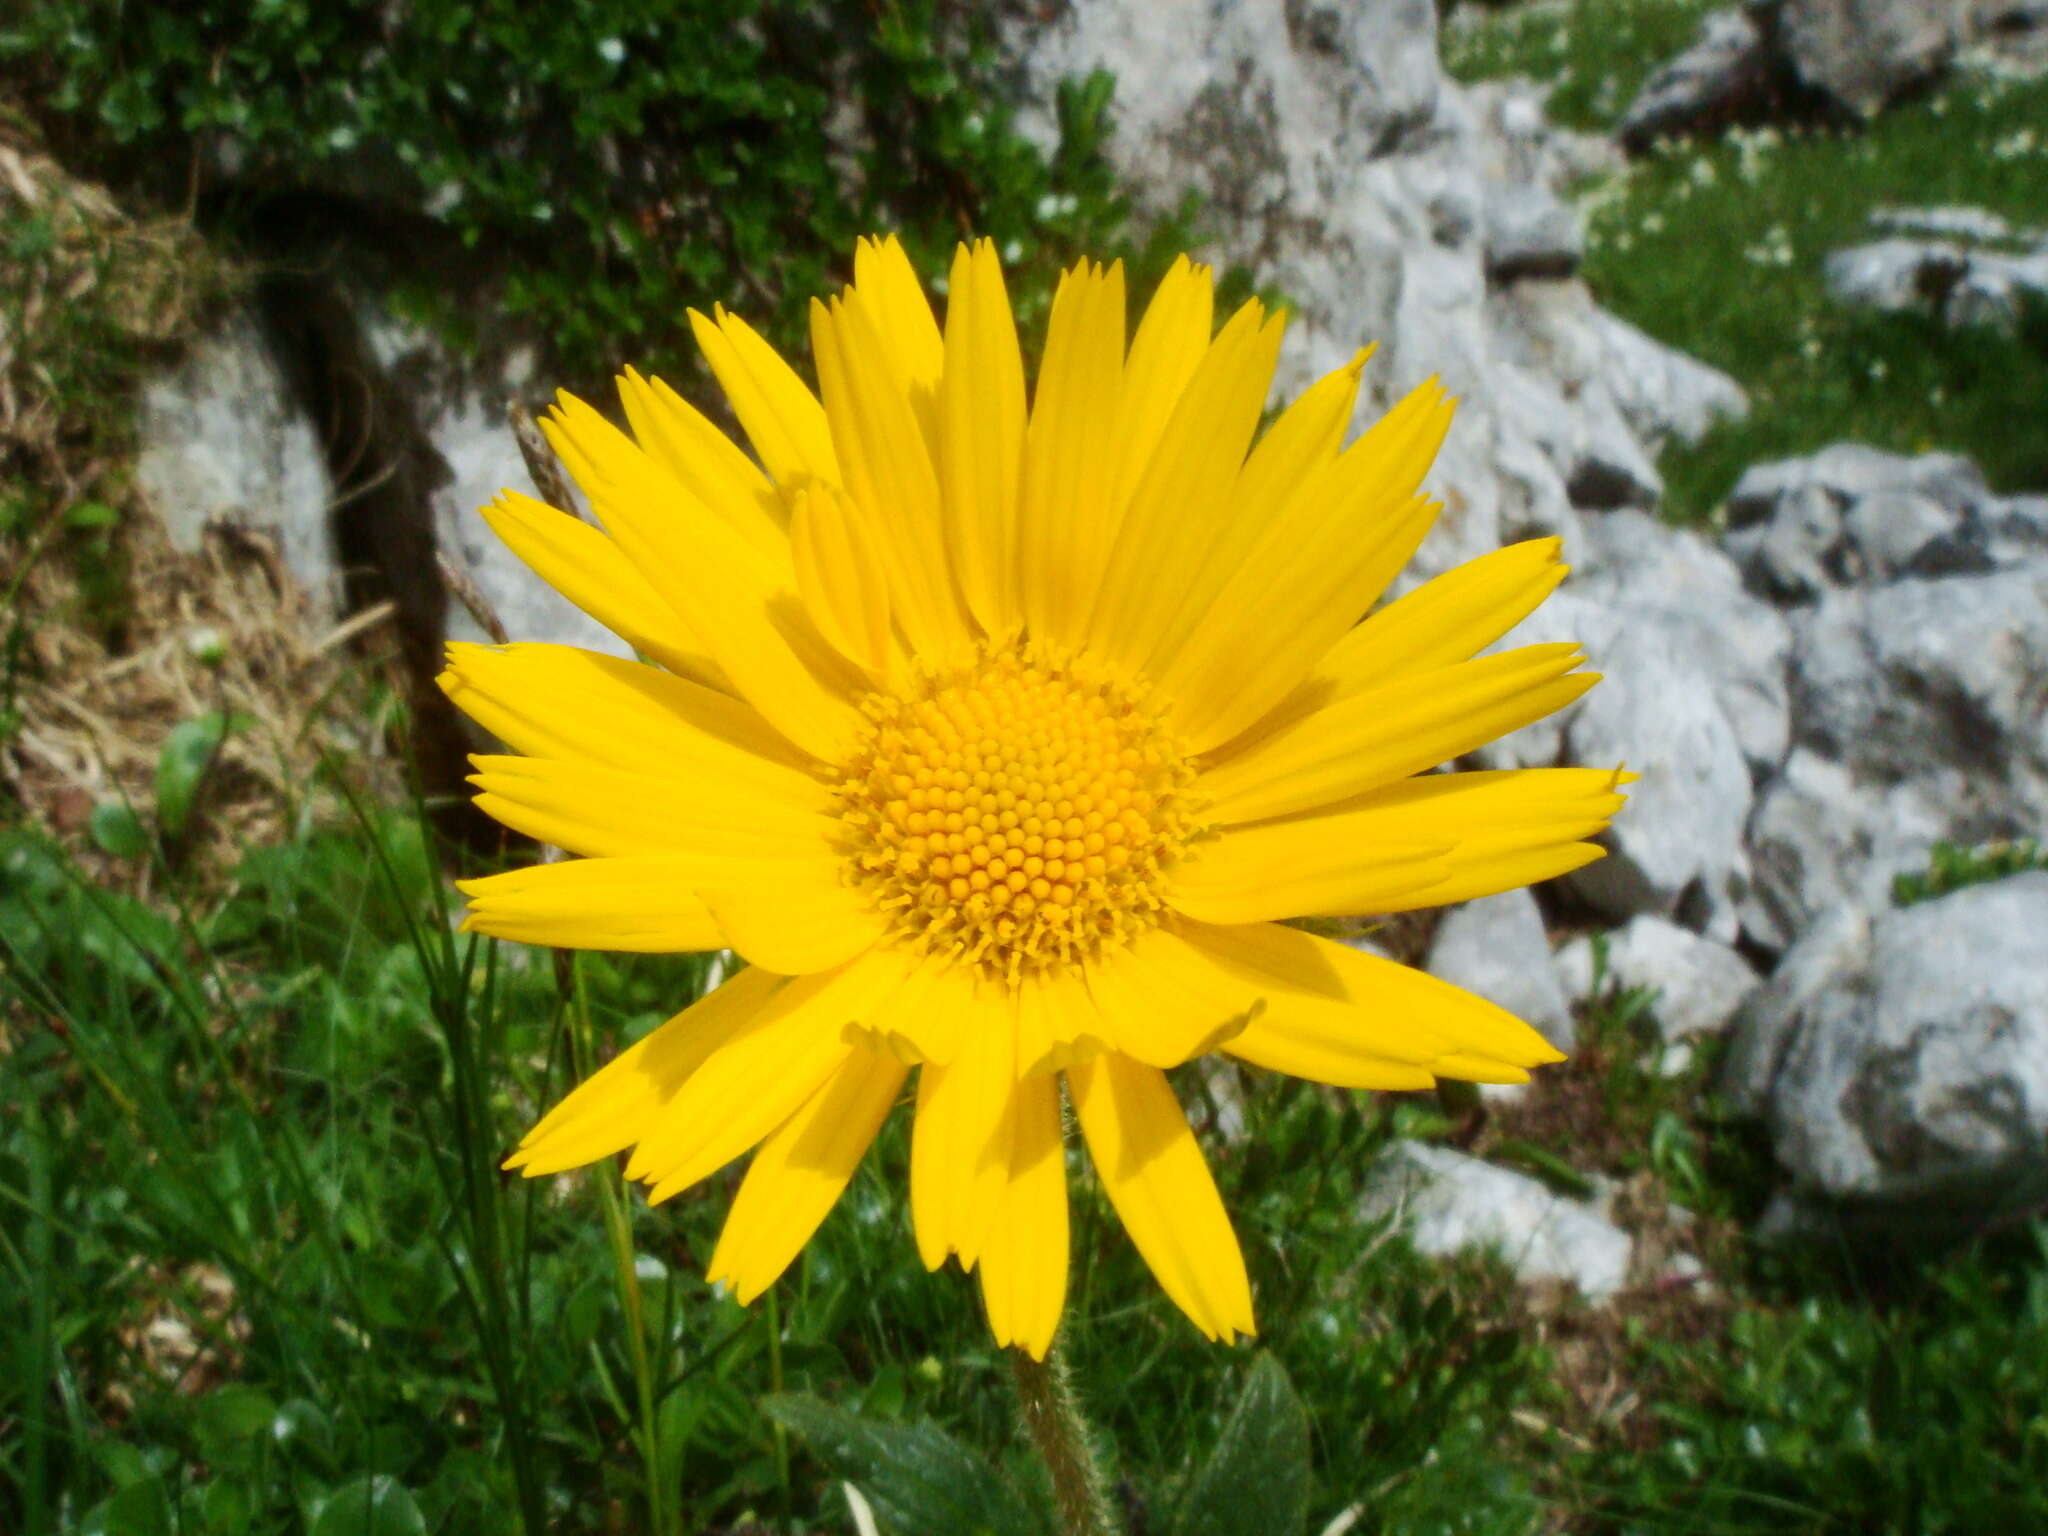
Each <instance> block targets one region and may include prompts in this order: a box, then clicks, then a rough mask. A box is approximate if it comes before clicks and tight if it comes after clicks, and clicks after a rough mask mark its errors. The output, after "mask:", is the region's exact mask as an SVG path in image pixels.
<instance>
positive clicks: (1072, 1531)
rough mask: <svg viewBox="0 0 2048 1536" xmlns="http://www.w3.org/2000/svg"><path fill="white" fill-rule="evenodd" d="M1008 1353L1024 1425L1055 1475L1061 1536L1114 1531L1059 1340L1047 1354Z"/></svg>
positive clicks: (1109, 1534)
mask: <svg viewBox="0 0 2048 1536" xmlns="http://www.w3.org/2000/svg"><path fill="white" fill-rule="evenodd" d="M1008 1353H1009V1356H1010V1374H1011V1376H1012V1377H1013V1378H1014V1379H1015V1380H1016V1383H1017V1399H1018V1402H1019V1403H1020V1404H1021V1405H1022V1407H1023V1410H1024V1427H1025V1429H1026V1430H1027V1431H1029V1433H1030V1435H1031V1443H1032V1445H1033V1446H1034V1447H1036V1448H1037V1451H1038V1454H1039V1456H1040V1458H1041V1459H1042V1460H1043V1461H1044V1462H1045V1469H1046V1471H1047V1472H1048V1473H1050V1474H1051V1476H1052V1497H1053V1504H1054V1506H1055V1507H1056V1508H1057V1509H1058V1511H1059V1519H1060V1532H1061V1536H1116V1528H1117V1527H1116V1520H1115V1517H1114V1516H1113V1515H1112V1514H1111V1513H1110V1504H1109V1484H1108V1481H1107V1480H1106V1479H1105V1478H1104V1477H1103V1475H1102V1465H1101V1463H1100V1462H1098V1461H1097V1460H1096V1459H1095V1451H1094V1448H1093V1446H1092V1445H1090V1443H1089V1431H1088V1421H1087V1420H1086V1419H1085V1418H1083V1417H1082V1415H1081V1402H1080V1399H1079V1397H1077V1396H1076V1395H1075V1392H1074V1382H1073V1377H1072V1375H1071V1374H1070V1373H1069V1372H1068V1370H1067V1362H1066V1357H1065V1355H1064V1354H1063V1353H1062V1352H1061V1350H1060V1348H1059V1346H1058V1345H1057V1344H1055V1345H1054V1346H1053V1348H1052V1350H1051V1351H1050V1352H1049V1353H1048V1354H1047V1355H1046V1357H1045V1359H1043V1360H1034V1359H1032V1358H1031V1356H1030V1355H1028V1354H1026V1353H1025V1352H1024V1351H1023V1350H1021V1349H1012V1350H1010V1351H1008Z"/></svg>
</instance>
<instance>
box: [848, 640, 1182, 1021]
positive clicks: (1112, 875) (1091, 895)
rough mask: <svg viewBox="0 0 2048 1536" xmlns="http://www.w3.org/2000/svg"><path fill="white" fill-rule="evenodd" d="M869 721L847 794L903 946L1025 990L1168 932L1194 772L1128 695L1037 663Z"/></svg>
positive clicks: (875, 883) (880, 705)
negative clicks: (1169, 884)
mask: <svg viewBox="0 0 2048 1536" xmlns="http://www.w3.org/2000/svg"><path fill="white" fill-rule="evenodd" d="M866 710H867V713H868V716H869V719H870V720H871V722H872V724H871V725H870V727H869V729H868V733H867V735H866V737H865V739H864V740H863V742H862V744H861V746H860V749H859V750H858V751H857V752H856V753H855V756H854V759H853V761H852V763H851V764H850V765H849V766H848V769H847V771H846V773H845V776H844V777H843V778H842V780H841V781H840V785H839V791H838V792H839V796H840V801H841V809H842V814H843V815H844V816H845V819H846V823H847V826H848V827H849V829H850V830H851V832H852V834H853V837H852V842H851V846H850V847H849V850H848V852H849V860H850V864H851V868H852V873H853V880H854V883H855V884H856V885H857V886H860V887H862V888H865V889H867V890H870V891H872V892H873V894H874V897H875V902H876V905H877V906H878V907H879V908H881V909H882V910H883V911H884V912H886V913H888V914H889V915H890V916H891V918H892V919H893V921H894V922H895V924H896V927H897V930H898V935H899V937H900V938H901V939H902V940H904V941H906V942H908V943H910V944H912V945H914V946H915V947H917V948H918V949H920V950H922V951H927V952H932V953H940V954H944V953H951V954H954V955H956V956H958V957H960V958H963V959H965V960H967V961H968V962H970V963H972V964H976V965H979V966H980V967H981V968H982V970H983V972H984V973H985V974H987V975H988V976H990V977H992V978H1001V979H1004V980H1006V981H1008V982H1011V983H1015V982H1017V981H1019V980H1021V979H1022V978H1023V977H1024V976H1025V975H1027V974H1028V973H1030V972H1033V971H1036V970H1040V969H1043V968H1045V967H1048V966H1053V965H1073V964H1077V963H1080V964H1085V963H1086V962H1087V961H1089V960H1091V959H1093V958H1094V957H1095V956H1096V955H1098V954H1100V953H1101V952H1102V950H1103V949H1104V948H1105V947H1114V946H1116V945H1118V944H1120V943H1123V942H1126V941H1128V940H1129V939H1130V938H1131V937H1132V936H1133V935H1134V934H1135V933H1137V932H1138V931H1140V930H1141V929H1144V928H1149V927H1150V926H1152V924H1153V923H1154V922H1156V921H1157V920H1158V914H1159V912H1160V911H1161V910H1162V906H1163V903H1162V901H1161V897H1160V883H1161V876H1162V875H1163V873H1164V872H1165V870H1166V869H1167V868H1168V867H1169V866H1170V865H1171V864H1172V863H1173V861H1174V859H1175V858H1176V857H1177V856H1178V855H1179V853H1180V851H1181V847H1182V845H1183V844H1184V843H1185V842H1186V840H1187V837H1188V835H1189V834H1190V832H1191V831H1192V830H1193V827H1192V824H1191V822H1190V820H1189V813H1190V809H1191V808H1190V806H1189V805H1188V794H1187V790H1188V785H1189V783H1190V782H1191V781H1192V779H1193V771H1192V769H1191V768H1190V767H1189V766H1188V764H1187V762H1186V761H1185V759H1184V758H1183V757H1182V755H1181V753H1180V752H1179V751H1178V750H1176V748H1175V746H1174V744H1173V743H1172V742H1171V741H1170V740H1169V739H1168V738H1167V737H1166V736H1165V734H1164V733H1163V732H1162V731H1161V730H1160V728H1159V724H1158V722H1157V720H1156V719H1155V718H1154V717H1153V715H1152V714H1150V713H1148V712H1147V711H1145V710H1144V709H1143V708H1141V707H1140V705H1139V703H1138V702H1137V701H1136V700H1135V699H1134V698H1133V697H1132V696H1131V695H1130V694H1129V693H1128V692H1126V691H1125V690H1123V689H1120V688H1118V687H1117V686H1116V685H1115V684H1113V683H1110V682H1107V681H1103V680H1099V679H1095V678H1091V677H1089V676H1086V675H1084V674H1083V672H1081V671H1079V670H1077V669H1076V668H1075V667H1073V666H1070V665H1065V664H1060V663H1056V662H1053V661H1050V660H1048V659H1046V658H1045V657H1044V656H1042V655H1040V654H1038V653H1037V652H1036V651H1035V650H1034V649H1033V648H1028V647H1027V648H1025V649H1023V650H1019V651H1006V652H1001V653H998V654H995V655H992V656H989V657H986V658H984V659H983V660H982V661H981V662H980V663H978V664H977V665H975V666H974V667H972V668H969V669H967V670H964V671H960V672H953V673H944V674H940V675H937V676H934V677H931V678H929V679H927V680H926V681H925V682H924V684H923V685H922V686H921V687H918V688H915V689H912V690H910V691H909V692H908V693H907V695H903V696H899V695H889V694H876V695H873V696H871V697H870V698H869V699H868V700H867V701H866Z"/></svg>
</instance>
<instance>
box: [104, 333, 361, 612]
mask: <svg viewBox="0 0 2048 1536" xmlns="http://www.w3.org/2000/svg"><path fill="white" fill-rule="evenodd" d="M137 429H138V435H139V442H138V445H137V450H136V459H135V479H136V484H137V486H138V487H139V488H140V489H141V491H142V494H143V496H144V497H145V498H146V499H147V501H148V503H149V505H150V507H151V508H152V509H153V510H154V511H155V513H156V515H157V516H158V518H160V519H161V520H162V522H163V525H164V529H165V531H166V532H167V533H168V534H169V535H170V539H171V543H172V545H173V546H175V547H176V548H178V549H182V550H192V549H196V548H198V546H199V541H200V537H201V535H202V534H203V533H204V532H205V530H206V528H207V526H208V525H209V524H212V523H217V522H225V523H230V524H233V525H235V526H238V527H244V528H250V529H255V530H260V531H263V532H266V533H268V534H269V535H270V536H271V537H273V538H274V539H275V540H276V541H277V547H278V551H279V553H280V554H281V555H282V556H283V558H284V563H285V568H286V569H287V570H289V571H290V572H291V573H292V575H293V577H294V578H296V579H297V581H298V582H299V584H300V585H301V586H302V587H304V588H305V590H306V593H307V595H308V597H309V598H310V599H311V600H312V602H313V604H314V611H315V612H316V613H321V614H326V615H329V616H332V615H334V614H335V613H337V612H338V611H339V609H340V604H341V569H340V564H339V561H338V558H337V556H336V553H335V548H334V536H333V534H332V532H331V531H330V529H329V526H328V512H329V508H330V504H331V502H332V500H333V487H332V483H331V481H330V480H329V478H328V473H327V461H326V459H325V457H324V456H323V454H322V453H321V450H320V443H319V440H318V438H316V437H315V436H314V433H313V428H312V425H311V424H310V423H309V422H308V421H307V420H306V418H305V415H304V414H303V413H302V412H301V411H300V410H299V408H298V405H297V402H296V399H295V397H294V396H293V394H292V392H291V388H290V386H289V385H288V384H287V382H286V380H285V378H284V376H283V374H282V373H280V372H279V370H278V367H277V365H276V364H275V363H274V362H273V361H272V360H271V357H270V353H269V351H268V349H267V348H266V347H265V345H264V341H263V334H262V331H261V329H260V327H259V326H258V325H257V323H256V321H255V320H254V319H253V318H251V317H250V316H249V315H248V314H247V313H246V312H245V311H240V310H237V311H234V312H232V313H231V314H230V315H229V316H228V317H227V319H226V320H225V322H224V323H223V324H222V325H221V326H220V327H219V328H218V329H217V330H215V331H214V332H212V333H211V334H210V335H207V336H205V337H202V338H201V339H200V340H199V341H197V342H195V343H194V344H193V346H192V347H191V349H190V350H189V351H188V352H187V353H186V354H185V356H184V358H183V359H182V360H181V361H180V362H179V363H178V364H177V366H176V367H174V368H173V369H171V370H170V371H169V372H168V373H164V374H161V375H159V376H158V377H156V378H153V379H151V380H149V381H148V382H147V383H146V384H145V385H144V386H143V390H142V405H141V412H140V416H139V420H138V423H137Z"/></svg>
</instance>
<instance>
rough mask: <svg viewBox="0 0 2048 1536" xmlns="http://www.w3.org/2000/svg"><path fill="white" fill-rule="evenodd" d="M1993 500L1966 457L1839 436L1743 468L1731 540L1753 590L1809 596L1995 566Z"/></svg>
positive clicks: (1791, 598)
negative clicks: (1892, 449) (1990, 525)
mask: <svg viewBox="0 0 2048 1536" xmlns="http://www.w3.org/2000/svg"><path fill="white" fill-rule="evenodd" d="M1994 506H1995V502H1994V499H1993V498H1992V496H1991V494H1990V492H1989V490H1988V489H1987V488H1986V486H1985V484H1984V476H1983V473H1982V471H1980V470H1979V469H1978V468H1977V466H1976V465H1975V464H1973V463H1971V462H1970V460H1968V459H1966V458H1963V457H1961V456H1960V455H1957V454H1950V453H1924V454H1920V455H1918V456H1917V457H1911V458H1909V457H1907V456H1905V455H1903V454H1895V453H1886V452H1884V451H1882V450H1880V449H1876V448H1868V447H1865V446H1863V445H1862V444H1860V443H1838V444H1836V445H1835V446H1833V447H1831V448H1826V449H1823V450H1822V451H1821V452H1819V453H1817V454H1814V455H1813V456H1812V457H1810V458H1804V459H1788V460H1781V461H1777V462H1774V463H1769V464H1757V465H1752V466H1751V467H1750V468H1749V469H1748V470H1746V471H1744V472H1743V475H1742V477H1741V478H1740V479H1739V480H1738V481H1736V484H1735V489H1734V490H1733V491H1731V492H1730V493H1729V497H1728V508H1727V511H1728V525H1729V532H1728V534H1727V536H1726V538H1725V539H1724V540H1723V543H1724V546H1725V547H1726V549H1727V551H1728V553H1729V554H1730V555H1732V556H1733V557H1734V558H1735V560H1736V562H1737V563H1738V564H1739V565H1740V566H1741V567H1742V572H1743V576H1744V578H1745V579H1746V580H1747V582H1748V584H1749V586H1750V588H1751V589H1752V590H1753V591H1756V592H1758V593H1760V594H1762V595H1763V596H1766V597H1769V598H1771V599H1773V600H1774V601H1777V602H1781V603H1803V602H1808V601H1812V600H1814V599H1816V598H1818V597H1819V596H1820V595H1821V594H1822V593H1823V592H1826V591H1828V590H1831V589H1833V588H1835V587H1840V586H1850V585H1855V584H1858V583H1863V582H1882V581H1889V580H1892V579H1895V578H1897V577H1900V576H1906V575H1923V576H1926V575H1944V574H1956V573H1964V572H1979V571H1985V570H1988V569H1990V568H1991V567H1992V566H1993V565H1994V564H1996V563H1998V557H1997V556H1996V555H1995V554H1994V553H1993V551H1992V548H1991V539H1990V535H1989V533H1988V531H1987V528H1986V524H1985V519H1986V517H1987V515H1988V514H1989V513H1990V512H1991V510H1992V509H1993V508H1994Z"/></svg>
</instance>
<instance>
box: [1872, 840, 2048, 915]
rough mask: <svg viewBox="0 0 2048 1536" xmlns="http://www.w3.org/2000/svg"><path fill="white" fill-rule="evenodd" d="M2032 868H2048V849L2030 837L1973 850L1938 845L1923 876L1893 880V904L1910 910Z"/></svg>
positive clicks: (2023, 872) (1898, 876) (1909, 876)
mask: <svg viewBox="0 0 2048 1536" xmlns="http://www.w3.org/2000/svg"><path fill="white" fill-rule="evenodd" d="M2032 869H2048V850H2044V849H2043V848H2042V847H2041V845H2040V844H2039V843H2037V842H2035V841H2034V839H2033V838H2031V837H2025V838H2021V839H2020V840H2019V841H2018V842H2013V843H1983V844H1980V845H1979V846H1977V847H1974V848H1972V847H1961V846H1958V845H1957V844H1955V843H1936V844H1935V845H1934V851H1933V853H1931V854H1930V855H1929V856H1928V861H1927V868H1926V870H1925V872H1924V873H1923V872H1909V873H1906V874H1899V875H1894V876H1893V877H1892V905H1893V906H1895V907H1910V906H1912V905H1913V904H1914V903H1916V902H1922V901H1932V900H1934V898H1935V897H1937V896H1946V895H1947V894H1948V893H1949V892H1950V891H1959V890H1961V889H1962V888H1963V887H1964V886H1966V885H1982V884H1984V883H1985V882H1986V881H1989V880H2003V879H2005V878H2006V877H2007V876H2008V875H2022V874H2025V873H2026V872H2027V871H2028V870H2032Z"/></svg>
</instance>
